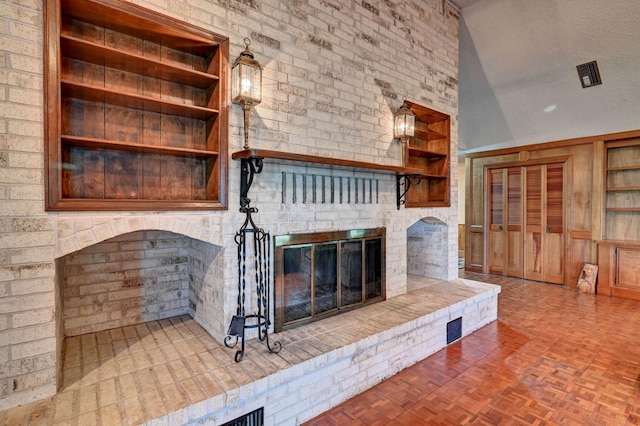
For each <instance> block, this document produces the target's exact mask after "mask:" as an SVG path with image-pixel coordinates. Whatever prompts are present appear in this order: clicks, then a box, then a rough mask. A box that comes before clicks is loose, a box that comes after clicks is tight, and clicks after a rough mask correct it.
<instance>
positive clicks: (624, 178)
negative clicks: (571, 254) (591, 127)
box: [598, 138, 640, 299]
mask: <svg viewBox="0 0 640 426" xmlns="http://www.w3.org/2000/svg"><path fill="white" fill-rule="evenodd" d="M604 164H605V167H604V171H605V187H604V194H605V202H604V230H605V233H604V240H601V241H598V244H599V248H598V264H599V267H600V275H599V277H598V293H602V294H606V295H612V296H621V297H625V298H631V299H640V186H639V185H638V183H639V182H640V139H639V138H630V139H621V140H615V141H608V142H606V143H605V160H604Z"/></svg>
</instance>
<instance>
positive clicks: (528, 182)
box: [524, 166, 543, 280]
mask: <svg viewBox="0 0 640 426" xmlns="http://www.w3.org/2000/svg"><path fill="white" fill-rule="evenodd" d="M524 211H525V218H524V222H525V238H524V276H525V278H527V279H530V280H542V277H543V273H542V262H543V257H542V247H543V245H542V235H543V234H542V218H543V215H542V166H528V167H525V207H524Z"/></svg>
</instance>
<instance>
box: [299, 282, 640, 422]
mask: <svg viewBox="0 0 640 426" xmlns="http://www.w3.org/2000/svg"><path fill="white" fill-rule="evenodd" d="M460 276H461V277H462V278H469V279H474V280H478V281H484V282H490V283H494V284H499V285H501V286H502V293H501V294H500V296H499V302H498V303H499V308H498V320H497V321H495V322H493V323H491V324H489V325H487V326H485V327H483V328H482V329H480V330H478V331H476V332H474V333H473V334H471V335H469V336H467V337H465V338H463V339H461V340H460V341H458V342H455V343H453V344H451V345H449V346H448V347H446V348H445V349H443V350H441V351H439V352H437V353H435V354H434V355H432V356H430V357H428V358H426V359H424V360H423V361H421V362H419V363H417V364H416V365H414V366H412V367H409V368H407V369H406V370H404V371H402V372H400V373H399V374H397V375H395V376H393V377H390V378H389V379H387V380H385V381H383V382H382V383H380V384H379V385H377V386H375V387H374V388H372V389H370V390H368V391H366V392H364V393H362V394H360V395H357V396H356V397H354V398H352V399H350V400H348V401H346V402H344V403H343V404H341V405H339V406H337V407H335V408H333V409H332V410H330V411H328V412H326V413H324V414H322V415H321V416H318V417H316V418H314V419H312V420H310V421H309V422H307V423H305V425H307V426H345V425H353V426H355V425H403V426H407V425H492V426H493V425H562V426H565V425H568V426H573V425H576V426H577V425H580V426H591V425H593V426H595V425H638V424H640V392H639V388H640V302H638V301H633V300H625V299H619V298H610V297H604V296H597V295H592V294H579V293H577V292H576V291H575V290H573V289H569V288H566V287H562V286H556V285H553V284H545V283H538V282H534V281H527V280H520V279H513V278H507V277H500V276H495V275H483V274H475V273H469V272H463V271H461V272H460Z"/></svg>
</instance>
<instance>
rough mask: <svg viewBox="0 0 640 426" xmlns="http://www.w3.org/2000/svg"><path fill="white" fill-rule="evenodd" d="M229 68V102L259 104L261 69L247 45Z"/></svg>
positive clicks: (260, 99) (246, 42) (260, 98)
mask: <svg viewBox="0 0 640 426" xmlns="http://www.w3.org/2000/svg"><path fill="white" fill-rule="evenodd" d="M245 44H246V48H245V50H244V51H243V52H242V53H241V54H240V56H238V59H236V61H235V62H234V64H233V67H232V68H231V102H233V103H235V104H240V103H247V104H251V105H256V104H259V103H260V102H261V101H262V67H261V66H260V63H258V61H256V60H255V59H254V58H253V53H251V51H249V43H248V41H247V40H245Z"/></svg>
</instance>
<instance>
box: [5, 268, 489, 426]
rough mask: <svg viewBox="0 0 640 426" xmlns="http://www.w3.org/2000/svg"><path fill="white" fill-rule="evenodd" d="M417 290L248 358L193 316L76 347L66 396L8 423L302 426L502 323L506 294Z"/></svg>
mask: <svg viewBox="0 0 640 426" xmlns="http://www.w3.org/2000/svg"><path fill="white" fill-rule="evenodd" d="M409 282H410V289H411V290H410V291H409V292H408V293H406V294H404V295H401V296H397V297H393V298H390V299H388V300H386V301H384V302H381V303H378V304H375V305H371V306H368V307H366V308H363V309H360V310H357V311H352V312H348V313H345V314H343V315H340V316H337V317H332V318H328V319H325V320H322V321H319V322H316V323H313V324H308V325H305V326H302V327H299V328H296V329H294V330H289V331H285V332H282V333H278V334H275V335H272V338H273V339H274V340H279V341H280V342H281V343H282V344H283V349H282V351H281V352H280V353H279V354H277V355H274V354H269V353H268V352H267V351H266V348H265V346H264V344H262V343H260V342H259V341H257V340H253V341H251V342H249V345H248V349H247V353H246V354H245V358H244V359H243V361H242V362H240V363H235V362H234V361H233V354H234V351H235V350H234V349H228V348H225V347H224V346H221V345H219V344H218V343H217V342H216V341H215V340H214V339H213V338H212V337H211V336H209V334H208V333H207V332H206V331H205V330H204V329H203V328H202V327H200V326H199V325H198V324H196V322H195V321H194V320H192V319H191V318H190V317H188V316H179V317H173V318H170V319H163V320H157V321H151V322H148V323H144V324H138V325H132V326H125V327H121V328H115V329H111V330H107V331H100V332H96V333H90V334H85V335H82V336H77V337H73V338H69V339H67V340H66V342H65V355H64V366H63V369H64V370H63V385H62V389H61V391H60V392H59V393H58V394H56V395H55V396H53V397H51V398H48V399H45V400H41V401H38V402H34V403H31V404H27V405H24V406H21V407H18V408H14V409H11V410H8V411H4V412H0V423H2V424H33V423H34V422H41V423H42V424H52V425H62V424H67V423H69V422H70V423H71V424H75V423H76V422H77V424H83V425H84V424H124V423H125V421H126V423H127V424H129V425H133V424H142V423H148V424H158V425H159V424H185V423H196V422H198V423H199V424H201V423H204V424H220V423H223V422H225V421H229V420H232V419H234V418H236V417H238V416H241V415H243V414H245V413H247V412H250V411H252V410H254V409H256V408H259V407H264V409H265V424H267V425H271V424H278V425H282V424H298V423H300V422H303V421H305V420H308V419H310V418H312V417H314V416H316V415H318V414H320V413H322V412H323V411H326V410H328V409H329V408H331V407H333V406H335V405H337V404H339V403H340V402H342V401H344V400H346V399H347V398H349V397H351V396H353V395H355V394H357V393H360V392H362V391H364V390H366V389H368V388H369V387H371V386H373V385H375V384H377V383H379V382H380V381H381V380H383V379H384V378H387V377H389V376H391V375H393V374H395V373H397V372H398V371H400V370H402V369H404V368H406V367H408V366H410V365H412V364H414V363H415V362H417V361H419V360H420V359H423V358H425V357H427V356H429V355H430V354H433V353H435V352H436V351H437V350H439V349H441V348H442V347H444V346H445V345H446V340H445V339H446V323H447V322H449V321H451V320H452V319H455V318H458V317H462V318H463V320H462V324H463V329H462V333H463V336H464V335H467V334H469V333H471V332H473V331H474V330H476V329H478V328H480V327H482V326H483V325H485V324H487V323H489V322H491V321H493V320H495V319H496V317H497V298H498V293H499V292H500V288H499V287H498V286H495V285H490V284H485V283H480V282H477V281H471V280H454V281H449V282H445V281H437V280H430V279H425V278H423V277H418V276H410V279H409Z"/></svg>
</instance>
